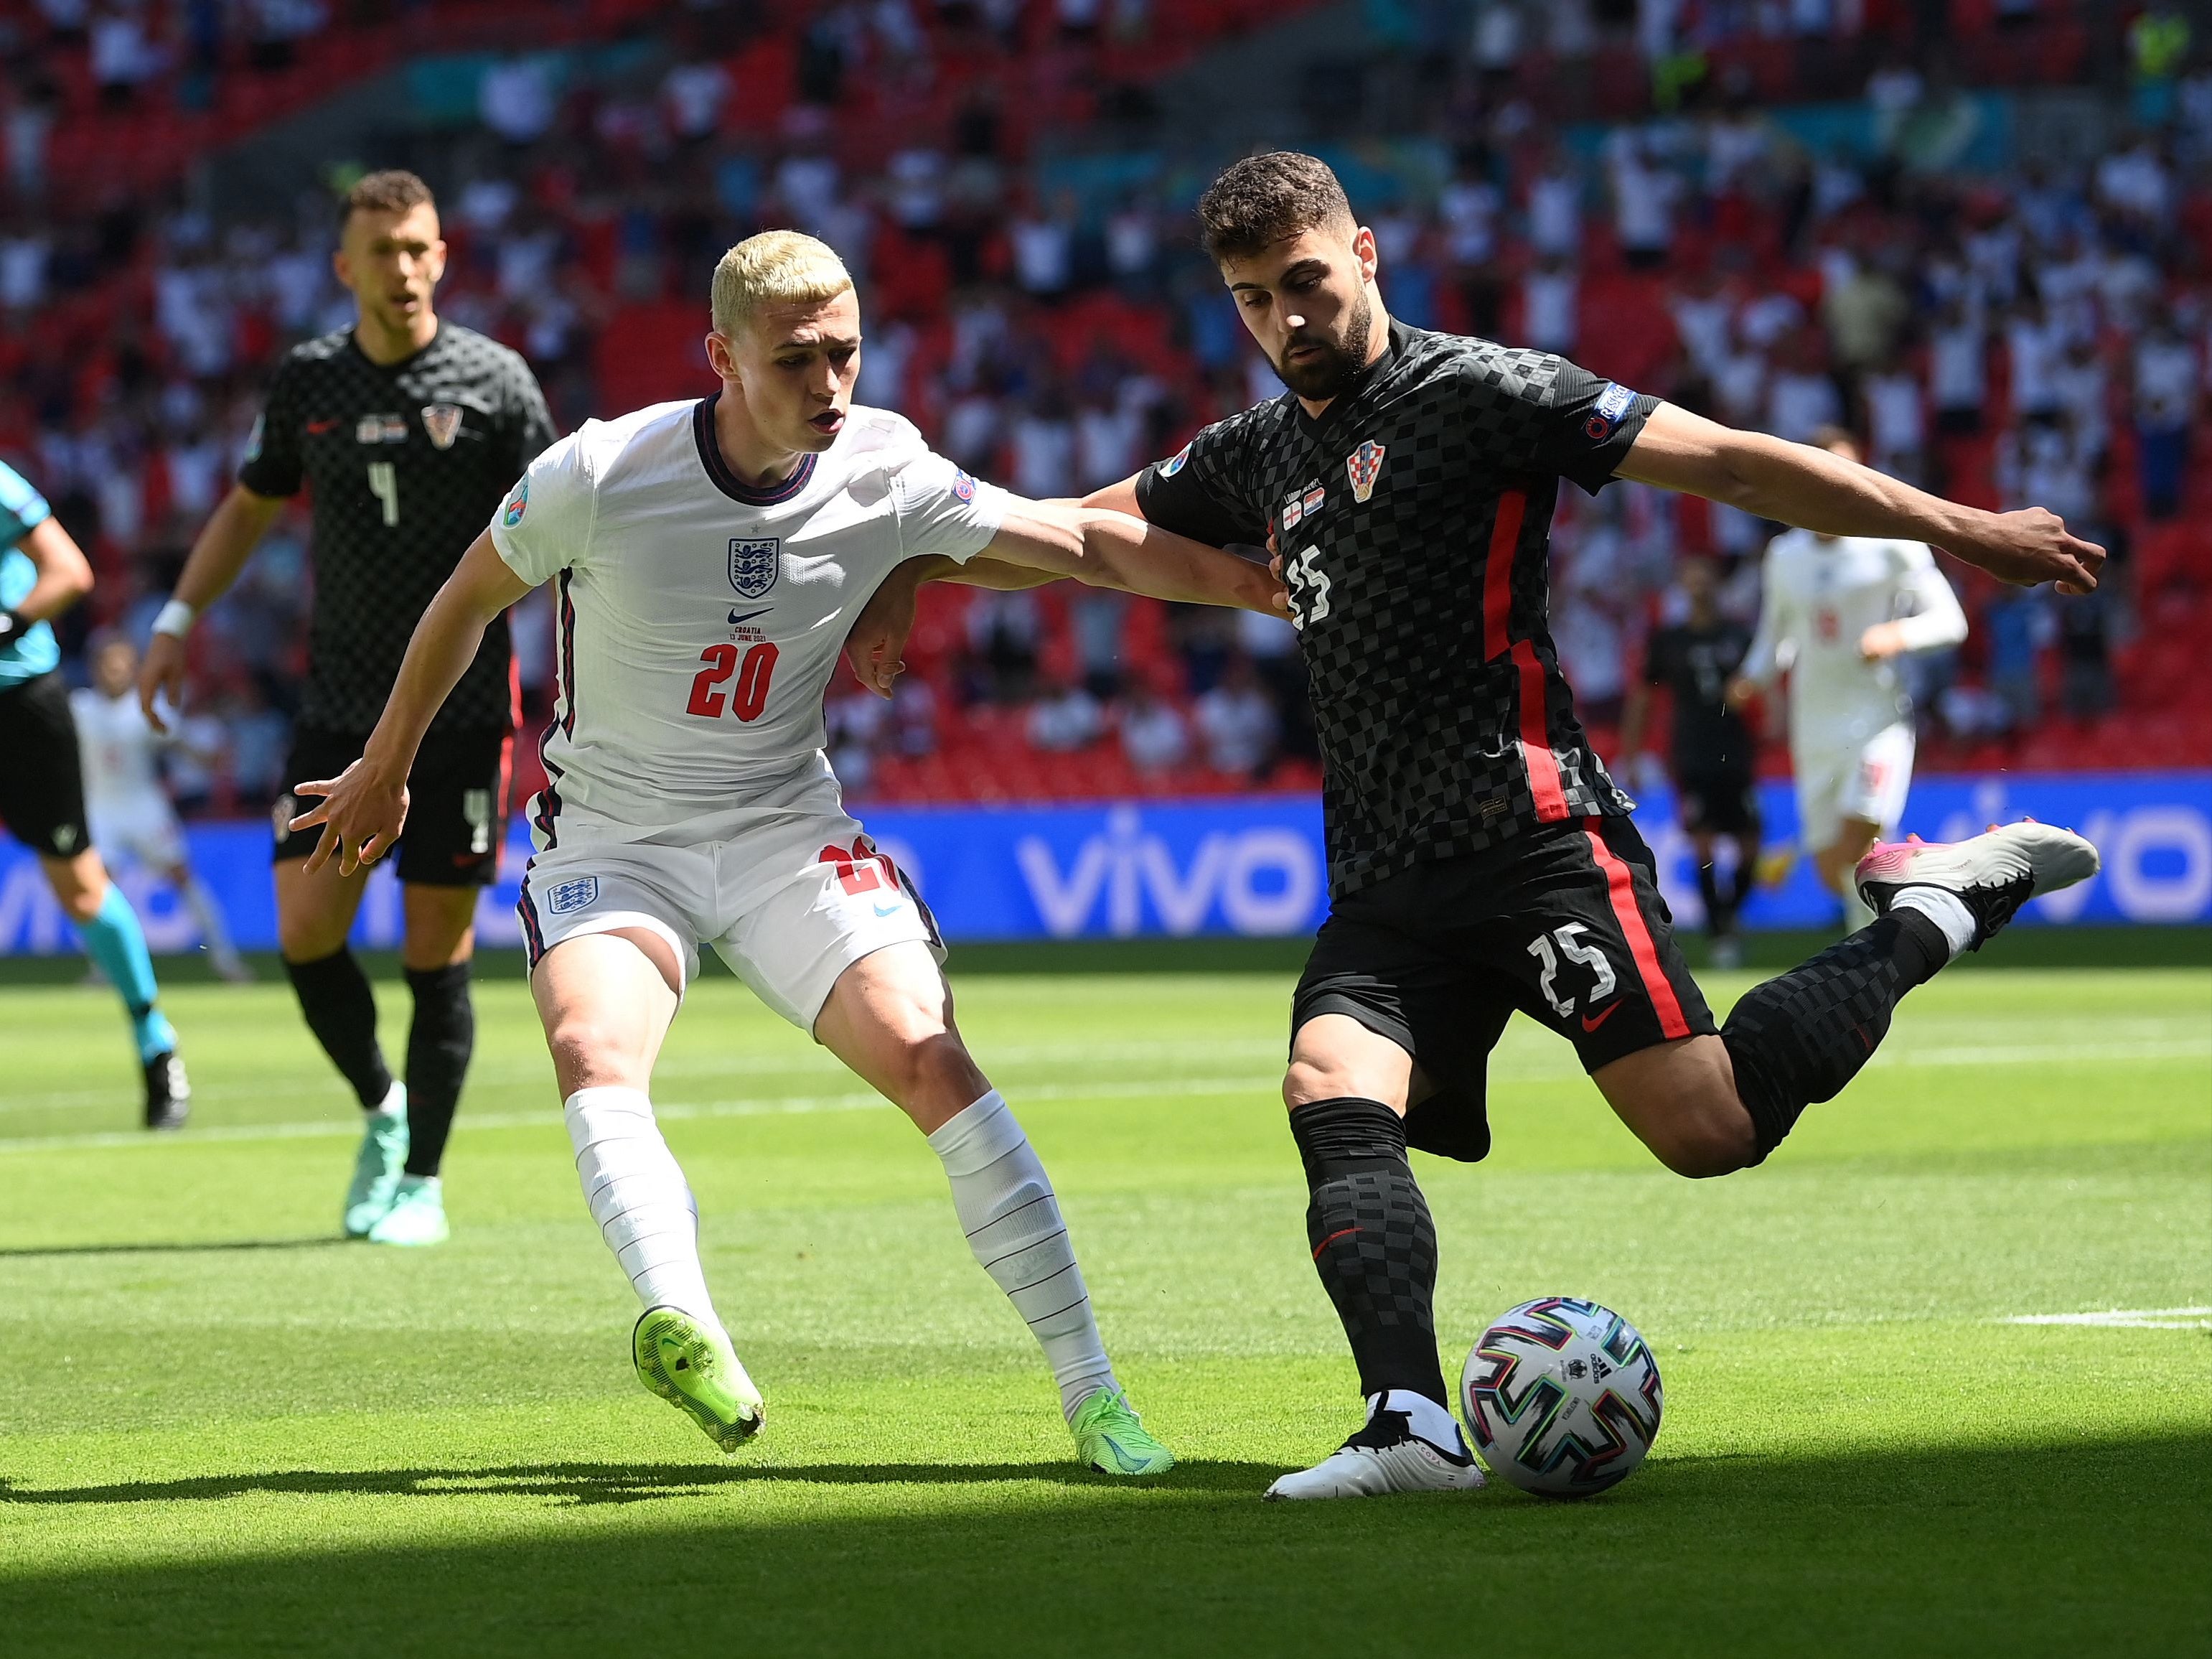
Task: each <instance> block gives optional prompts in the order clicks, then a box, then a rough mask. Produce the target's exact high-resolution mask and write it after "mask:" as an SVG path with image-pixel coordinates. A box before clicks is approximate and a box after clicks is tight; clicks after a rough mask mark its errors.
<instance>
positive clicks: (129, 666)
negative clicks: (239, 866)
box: [70, 637, 253, 985]
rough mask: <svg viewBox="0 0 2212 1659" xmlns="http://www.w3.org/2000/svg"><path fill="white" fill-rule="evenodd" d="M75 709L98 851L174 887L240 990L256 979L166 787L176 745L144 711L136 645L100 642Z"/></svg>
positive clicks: (220, 969)
mask: <svg viewBox="0 0 2212 1659" xmlns="http://www.w3.org/2000/svg"><path fill="white" fill-rule="evenodd" d="M70 712H71V713H72V714H75V715H76V735H77V741H78V743H79V744H81V745H82V749H83V753H84V804H85V810H86V811H88V813H90V815H91V819H92V844H93V846H94V848H96V849H98V851H99V853H100V857H101V858H102V859H104V860H107V861H108V862H109V863H110V864H112V863H113V862H114V860H115V859H116V858H117V857H118V855H121V854H128V855H129V856H131V857H132V858H135V859H137V860H138V862H139V863H141V864H143V865H144V866H146V868H147V869H149V870H150V871H152V872H154V873H155V874H156V875H158V876H160V877H161V878H162V879H163V880H164V881H166V882H167V883H168V884H169V885H170V886H171V887H173V888H174V889H175V890H176V893H177V896H178V897H179V898H180V899H181V900H183V901H184V905H185V909H187V910H188V911H190V912H191V917H192V921H194V922H195V923H197V925H198V927H199V930H200V942H201V943H202V944H203V945H205V946H206V947H207V953H208V959H209V960H210V962H212V963H214V964H215V970H216V973H217V974H219V975H222V977H223V978H224V979H227V980H228V981H230V982H231V983H232V984H234V985H242V984H244V983H245V982H246V981H249V980H251V979H252V977H253V970H252V969H250V968H248V967H247V966H246V963H245V962H244V961H243V960H242V959H241V958H240V956H239V954H238V948H237V946H235V945H233V944H232V943H231V942H230V927H229V924H228V921H226V920H225V918H224V916H223V913H222V901H221V900H219V899H217V898H216V896H215V895H214V894H213V893H211V892H210V891H209V890H208V888H207V884H205V883H204V882H203V881H202V880H201V879H200V878H199V876H198V874H197V872H195V871H194V870H193V869H192V865H191V854H190V852H189V851H188V850H187V849H186V848H185V833H184V831H183V829H180V828H179V826H178V823H177V814H176V811H175V810H174V809H173V808H172V807H171V806H170V805H169V797H168V793H167V791H166V790H165V789H163V787H161V761H160V751H161V748H162V747H163V745H164V744H165V743H166V742H167V741H170V740H169V739H166V738H163V736H162V735H161V733H160V732H156V731H155V729H154V726H153V722H152V721H150V720H148V719H147V718H146V711H145V710H144V709H143V708H140V707H139V706H138V652H137V647H135V646H133V645H132V644H131V641H128V640H126V639H122V638H118V637H110V638H108V639H106V640H103V641H100V644H99V645H98V646H97V647H95V648H94V652H93V655H92V684H90V685H88V686H85V687H83V688H82V689H81V690H76V691H72V692H70Z"/></svg>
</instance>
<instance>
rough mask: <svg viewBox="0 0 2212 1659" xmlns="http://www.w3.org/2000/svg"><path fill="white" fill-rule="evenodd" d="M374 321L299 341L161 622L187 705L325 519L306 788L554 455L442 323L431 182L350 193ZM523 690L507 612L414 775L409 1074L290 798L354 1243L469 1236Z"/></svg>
mask: <svg viewBox="0 0 2212 1659" xmlns="http://www.w3.org/2000/svg"><path fill="white" fill-rule="evenodd" d="M333 264H334V266H335V268H336V270H337V276H338V280H339V281H340V282H341V283H343V284H345V286H346V287H347V288H349V289H351V290H352V291H353V295H354V298H355V301H356V304H357V307H358V311H359V320H358V321H357V322H356V324H355V325H354V326H353V327H351V328H349V329H341V330H338V331H336V332H334V333H330V334H325V335H324V336H322V337H320V338H319V339H313V340H308V341H307V342H305V343H302V344H300V345H298V346H295V347H294V348H293V349H292V350H291V351H290V352H289V353H288V354H287V355H286V356H285V358H284V360H283V362H282V363H280V364H279V365H278V366H277V369H276V378H275V380H273V381H272V382H271V384H270V388H269V401H268V405H267V408H266V410H265V411H264V414H263V416H262V417H261V419H260V421H259V422H257V423H256V425H255V427H254V429H253V437H252V441H251V442H250V444H249V445H248V450H247V454H246V464H245V465H244V466H242V467H241V468H240V470H239V474H238V483H237V484H236V486H235V487H234V489H232V490H231V492H230V494H229V495H228V497H226V498H225V499H224V501H222V504H221V505H220V506H219V507H216V512H215V515H214V516H213V517H212V518H211V519H210V520H209V521H208V524H207V527H206V528H205V529H204V530H203V531H202V532H200V538H199V540H198V542H197V544H195V545H194V546H193V548H192V552H191V558H190V559H189V560H188V561H187V562H186V563H185V569H184V574H182V575H181V576H180V577H179V579H178V581H177V588H176V593H175V595H174V597H173V598H172V599H171V600H170V602H169V604H168V605H167V606H165V607H164V608H163V610H162V611H161V616H160V617H158V618H156V619H155V623H154V639H153V641H152V642H151V644H150V645H149V647H148V649H147V654H146V665H145V668H144V670H143V671H142V673H141V675H140V677H139V698H140V702H141V704H142V706H143V708H144V709H145V711H146V713H147V715H148V717H149V719H151V720H153V722H154V725H155V727H156V728H157V729H159V728H161V726H162V723H163V717H162V714H161V708H160V707H158V706H157V699H159V698H161V696H162V694H164V693H166V694H167V701H168V702H169V704H170V705H171V706H172V707H177V706H181V703H182V698H183V691H184V673H185V635H186V634H187V633H188V632H189V631H190V630H191V625H192V623H193V620H194V618H196V617H197V616H198V615H199V614H200V613H201V612H203V611H205V610H206V609H207V608H208V606H210V605H213V604H214V603H215V602H216V599H219V598H221V597H222V594H223V592H225V591H226V590H228V588H229V586H231V584H232V583H233V582H234V581H235V580H237V579H238V574H239V572H240V570H241V569H243V568H245V565H246V559H247V558H248V557H249V556H251V555H252V551H253V549H254V545H255V544H256V543H258V541H259V540H260V539H261V537H262V534H263V532H264V531H266V530H267V529H268V527H269V526H270V521H271V520H274V519H275V518H276V514H277V513H279V512H280V511H282V510H283V505H284V501H285V500H286V499H287V498H288V497H289V496H292V495H297V494H298V493H299V491H300V489H301V486H302V485H305V486H307V488H308V489H309V490H310V492H311V494H312V495H313V506H314V537H313V556H314V579H315V605H314V616H313V620H312V623H311V624H310V627H309V633H308V641H307V686H306V688H305V691H304V695H303V696H302V697H301V706H300V717H299V725H298V727H297V729H296V731H295V733H294V736H293V743H292V752H291V756H290V757H289V760H288V761H287V762H286V765H285V772H284V775H285V777H286V778H287V779H291V780H297V779H300V778H314V777H329V776H334V775H337V773H338V772H340V771H342V770H343V769H344V768H345V766H346V765H347V763H349V762H350V761H351V760H353V759H354V757H356V756H357V755H359V754H360V753H361V750H362V744H363V743H365V742H366V741H367V740H368V732H369V728H370V727H372V726H374V725H375V724H376V718H377V715H378V714H379V713H380V712H381V710H382V709H383V708H384V699H385V696H386V694H387V693H389V692H390V690H392V677H393V676H394V675H395V674H397V673H398V671H399V659H400V658H401V657H402V656H404V654H405V653H406V650H407V640H408V636H409V635H410V634H411V633H413V631H414V629H415V624H416V621H417V620H418V619H419V618H420V617H422V611H423V607H424V606H426V605H428V604H429V602H430V597H431V595H432V594H434V593H435V592H437V591H438V586H439V584H440V583H441V582H443V581H444V580H445V579H446V578H447V576H448V575H449V574H452V572H453V566H454V565H455V564H456V563H457V562H459V559H460V556H461V553H462V551H463V550H465V548H466V547H467V546H468V544H470V542H471V541H472V540H473V539H474V538H476V536H477V532H479V531H481V530H482V529H483V524H484V520H486V519H488V518H489V517H490V516H491V513H492V511H493V509H494V508H495V507H497V506H498V505H499V503H500V500H501V496H503V495H505V494H506V491H507V486H508V485H509V484H510V483H513V481H514V478H515V477H516V475H517V474H518V473H520V471H522V468H523V466H524V465H525V464H526V463H527V462H528V461H529V460H530V459H531V458H532V456H534V455H535V454H537V453H538V451H539V450H541V449H543V448H544V447H545V446H546V445H547V444H548V443H550V442H551V441H552V440H553V436H554V434H553V424H552V421H551V418H550V416H548V415H547V413H546V410H545V398H544V393H543V392H540V391H539V390H538V382H537V380H536V379H535V378H534V377H533V376H532V374H531V372H530V369H529V367H528V365H527V364H526V363H525V362H523V361H522V359H521V358H520V357H519V356H516V355H515V354H514V353H513V352H512V351H510V350H508V349H507V348H506V347H505V346H503V345H501V344H499V343H497V342H496V341H494V340H489V339H487V338H485V337H483V335H481V334H477V333H475V332H473V331H471V330H469V329H465V328H461V327H459V326H458V325H454V324H452V323H441V322H440V321H439V319H438V318H437V316H436V314H435V313H434V312H433V311H432V309H431V299H432V295H433V292H434V290H435V289H436V287H437V283H438V279H439V278H440V276H442V275H443V274H444V272H445V266H446V245H445V243H444V242H443V241H442V240H441V239H440V234H439V225H438V209H437V204H435V202H434V201H433V200H432V199H431V196H430V191H429V189H428V186H427V185H424V184H423V182H422V180H421V179H417V178H416V176H415V175H414V174H413V173H397V172H393V173H370V174H368V176H367V177H366V178H364V179H362V180H361V181H360V183H358V184H356V185H355V186H354V187H353V189H352V191H350V192H349V194H348V196H347V197H346V200H345V204H344V210H343V217H342V219H341V222H340V229H339V242H338V251H337V256H336V258H335V259H334V261H333ZM516 695H517V693H516V685H515V681H514V675H513V662H512V660H511V658H510V656H509V653H508V648H507V619H506V618H505V617H495V618H494V619H493V621H492V623H491V624H490V626H489V627H488V628H487V629H485V630H484V633H483V641H482V643H481V646H480V647H479V648H478V649H477V653H476V658H475V659H474V660H473V661H472V662H471V663H470V664H469V665H467V671H465V673H464V674H462V675H461V677H460V682H459V685H458V686H457V687H456V689H455V690H454V694H453V696H452V697H451V698H449V699H448V700H447V702H446V705H445V707H444V708H443V709H442V710H441V712H440V714H439V716H438V720H437V722H436V724H435V726H433V727H432V728H431V731H430V733H429V736H428V738H427V739H426V740H425V741H424V743H423V744H422V753H421V754H420V755H419V756H418V757H416V762H415V771H414V774H413V775H412V778H411V779H410V783H411V787H412V788H413V791H414V797H415V812H414V816H413V818H412V819H411V821H410V824H409V829H408V836H407V842H406V844H405V845H404V847H403V848H401V849H400V854H399V860H398V863H399V880H400V884H401V888H402V890H403V894H404V898H403V904H404V915H405V919H406V932H405V939H404V944H403V945H402V946H401V949H400V958H401V961H402V963H403V964H404V967H405V969H406V972H407V985H408V988H409V990H410V992H411V993H412V994H413V997H414V1004H415V1014H414V1020H413V1023H412V1024H411V1025H410V1028H409V1030H408V1036H407V1076H406V1080H405V1082H404V1084H402V1083H398V1082H395V1081H393V1079H392V1073H391V1070H390V1068H389V1067H388V1066H386V1064H385V1060H384V1053H383V1050H382V1049H381V1048H379V1047H378V1045H377V1041H376V998H375V995H374V993H373V992H372V991H371V990H370V989H369V983H368V975H365V974H364V973H363V972H362V969H361V964H360V963H358V962H356V960H355V959H354V956H353V953H352V952H351V951H349V950H348V949H347V948H346V936H347V933H349V931H350V929H351V928H352V927H353V919H354V913H355V911H356V910H357V909H358V908H360V905H361V895H362V885H363V883H364V882H365V880H366V878H367V872H365V871H353V872H340V871H338V870H337V869H336V868H334V867H328V866H325V867H321V868H316V869H310V868H309V867H307V854H309V853H310V852H312V851H313V848H314V838H313V836H295V835H293V834H291V833H290V832H289V831H288V830H287V829H285V828H284V825H285V824H286V823H287V822H288V821H289V819H290V818H291V817H292V814H293V811H294V807H293V805H292V803H291V802H290V801H289V800H283V801H279V802H278V803H277V806H276V826H277V827H276V851H275V861H276V929H277V938H278V943H279V945H281V947H282V948H283V954H284V967H285V971H286V972H287V973H288V974H289V975H290V977H291V981H292V986H293V988H294V990H295V991H296V992H297V993H298V994H299V998H300V1009H301V1012H302V1013H303V1014H305V1015H306V1016H307V1027H308V1029H309V1030H312V1031H313V1032H314V1034H315V1037H316V1040H317V1041H318V1042H320V1043H321V1044H322V1045H323V1050H324V1052H325V1053H326V1054H329V1055H330V1057H331V1063H332V1064H333V1065H335V1066H337V1068H338V1071H339V1073H341V1074H342V1075H343V1077H344V1078H345V1079H346V1081H347V1082H348V1083H349V1084H350V1085H352V1086H353V1091H354V1093H355V1095H356V1097H358V1098H359V1100H360V1102H361V1105H362V1111H363V1112H364V1113H365V1114H366V1115H367V1119H368V1121H367V1125H366V1127H365V1132H364V1133H363V1135H362V1145H361V1151H360V1153H359V1155H358V1156H357V1157H356V1159H355V1162H354V1173H353V1178H352V1180H351V1182H349V1184H348V1186H347V1188H346V1195H345V1202H344V1206H343V1225H344V1228H345V1231H346V1233H347V1234H348V1236H349V1237H356V1238H359V1237H368V1238H369V1239H372V1240H374V1242H375V1243H380V1244H435V1243H439V1242H440V1241H441V1240H442V1239H444V1238H445V1237H446V1236H447V1221H446V1210H445V1197H444V1193H443V1190H442V1188H441V1186H440V1183H439V1179H438V1170H439V1166H440V1161H441V1159H442V1158H443V1157H444V1155H445V1150H446V1138H447V1135H448V1134H449V1133H451V1131H452V1129H453V1110H454V1108H455V1106H456V1105H457V1104H458V1103H459V1100H460V1093H461V1081H462V1079H463V1077H464V1076H465V1074H466V1073H467V1070H468V1064H469V1055H470V1054H471V1050H472V1048H474V1046H475V1042H476V1014H475V1011H474V1009H473V1007H472V1006H471V1003H470V1000H469V959H470V957H471V956H472V955H473V954H474V952H475V949H476V906H477V893H478V892H479V890H482V889H483V888H484V887H486V886H489V884H491V883H492V881H493V880H494V879H495V878H496V877H497V876H498V873H499V854H500V845H501V842H502V841H503V840H504V839H505V834H506V827H507V780H508V774H509V762H510V759H511V750H512V744H513V730H514V720H515V708H514V705H515V701H516Z"/></svg>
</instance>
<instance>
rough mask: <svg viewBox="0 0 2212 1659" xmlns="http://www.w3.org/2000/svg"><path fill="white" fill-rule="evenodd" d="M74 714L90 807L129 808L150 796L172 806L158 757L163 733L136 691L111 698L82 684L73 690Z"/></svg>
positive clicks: (92, 809) (71, 695) (97, 808)
mask: <svg viewBox="0 0 2212 1659" xmlns="http://www.w3.org/2000/svg"><path fill="white" fill-rule="evenodd" d="M70 714H71V715H73V716H74V717H75V719H76V741H77V749H78V751H79V753H80V754H81V755H82V758H83V764H84V798H85V804H86V806H87V807H88V809H89V810H91V811H100V810H102V809H107V810H113V809H117V808H121V807H128V806H131V805H136V804H137V803H138V802H141V801H143V800H146V799H149V797H150V798H151V799H155V800H158V801H161V803H163V805H164V806H166V805H167V799H168V798H167V796H166V795H164V794H163V793H161V766H160V763H159V761H158V758H157V757H158V756H159V754H160V751H161V734H160V733H159V732H155V730H154V728H153V726H151V725H149V723H148V721H147V719H146V715H145V713H144V711H143V709H141V708H139V707H138V697H137V693H135V692H130V691H126V692H125V693H124V694H123V696H119V697H107V696H102V695H101V694H100V692H98V691H96V690H93V689H92V688H91V687H89V686H86V687H82V688H80V689H79V690H75V691H72V692H70Z"/></svg>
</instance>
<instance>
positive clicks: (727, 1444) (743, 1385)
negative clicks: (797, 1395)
mask: <svg viewBox="0 0 2212 1659" xmlns="http://www.w3.org/2000/svg"><path fill="white" fill-rule="evenodd" d="M630 1352H631V1357H632V1358H634V1359H635V1361H636V1363H637V1380H638V1381H639V1382H641V1383H644V1384H645V1386H646V1387H647V1388H648V1389H652V1390H653V1393H655V1394H657V1395H659V1396H660V1397H661V1398H662V1399H663V1400H665V1401H667V1402H668V1403H669V1404H670V1405H671V1406H676V1407H681V1408H682V1409H683V1410H684V1411H685V1412H687V1413H690V1417H691V1420H692V1421H693V1422H695V1423H696V1424H697V1425H699V1426H700V1427H701V1428H702V1429H703V1430H704V1431H706V1435H707V1438H708V1439H709V1440H711V1441H713V1442H714V1443H715V1444H716V1445H718V1446H720V1448H721V1449H723V1450H724V1451H726V1452H729V1451H735V1450H737V1449H738V1447H739V1446H741V1445H743V1444H744V1443H745V1442H746V1441H748V1440H750V1438H752V1437H753V1436H754V1435H756V1434H757V1433H758V1432H759V1431H760V1425H761V1419H763V1417H765V1416H766V1415H767V1414H768V1408H767V1407H765V1406H763V1404H762V1403H761V1397H760V1390H759V1389H757V1388H755V1387H754V1386H753V1380H752V1378H751V1377H750V1376H746V1375H745V1368H744V1366H743V1365H741V1364H738V1355H737V1351H736V1350H735V1349H734V1348H732V1347H731V1346H730V1339H729V1338H728V1337H726V1336H725V1335H724V1334H722V1333H721V1332H720V1330H717V1329H716V1328H714V1327H713V1326H710V1325H702V1324H701V1323H700V1322H698V1321H697V1320H696V1319H694V1318H692V1317H691V1316H690V1315H689V1314H687V1313H683V1312H679V1311H678V1310H676V1309H674V1308H667V1307H660V1308H647V1310H645V1311H644V1313H642V1314H641V1315H640V1316H638V1322H637V1328H636V1329H635V1331H633V1332H631V1333H630Z"/></svg>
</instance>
